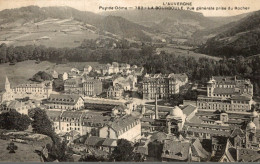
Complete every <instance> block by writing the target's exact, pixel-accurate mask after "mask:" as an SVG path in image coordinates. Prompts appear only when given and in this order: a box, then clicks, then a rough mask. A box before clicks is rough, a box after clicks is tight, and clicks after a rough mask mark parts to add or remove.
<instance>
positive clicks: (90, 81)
mask: <svg viewBox="0 0 260 164" xmlns="http://www.w3.org/2000/svg"><path fill="white" fill-rule="evenodd" d="M64 91H65V93H68V94H82V95H84V96H96V95H99V94H101V93H102V82H101V80H99V79H94V78H83V77H80V78H73V79H68V80H66V81H65V83H64Z"/></svg>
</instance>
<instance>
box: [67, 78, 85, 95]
mask: <svg viewBox="0 0 260 164" xmlns="http://www.w3.org/2000/svg"><path fill="white" fill-rule="evenodd" d="M64 92H65V93H67V94H83V83H82V79H81V78H73V79H67V80H66V81H65V82H64Z"/></svg>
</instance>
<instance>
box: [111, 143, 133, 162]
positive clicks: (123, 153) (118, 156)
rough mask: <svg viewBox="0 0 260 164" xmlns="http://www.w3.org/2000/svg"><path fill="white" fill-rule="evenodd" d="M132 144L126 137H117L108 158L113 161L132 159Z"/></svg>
mask: <svg viewBox="0 0 260 164" xmlns="http://www.w3.org/2000/svg"><path fill="white" fill-rule="evenodd" d="M133 150H134V146H133V145H132V143H131V142H129V141H128V140H126V139H119V140H118V141H117V147H116V148H115V149H114V150H113V152H112V154H111V157H110V159H111V160H115V161H125V162H127V161H128V162H129V161H134V157H135V154H134V152H133Z"/></svg>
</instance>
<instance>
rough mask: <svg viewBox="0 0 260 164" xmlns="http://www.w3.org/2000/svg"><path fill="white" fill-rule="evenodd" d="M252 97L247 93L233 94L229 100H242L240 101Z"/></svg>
mask: <svg viewBox="0 0 260 164" xmlns="http://www.w3.org/2000/svg"><path fill="white" fill-rule="evenodd" d="M251 99H252V96H251V95H248V94H242V95H235V96H232V97H231V100H242V101H245V100H246V101H249V100H251Z"/></svg>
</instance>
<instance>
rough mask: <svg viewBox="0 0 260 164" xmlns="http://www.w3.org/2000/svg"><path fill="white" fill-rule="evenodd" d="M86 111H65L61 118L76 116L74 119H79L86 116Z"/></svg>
mask: <svg viewBox="0 0 260 164" xmlns="http://www.w3.org/2000/svg"><path fill="white" fill-rule="evenodd" d="M84 114H85V113H84V112H79V111H64V112H62V114H61V116H60V117H61V118H74V119H79V118H80V117H82V116H84Z"/></svg>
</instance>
